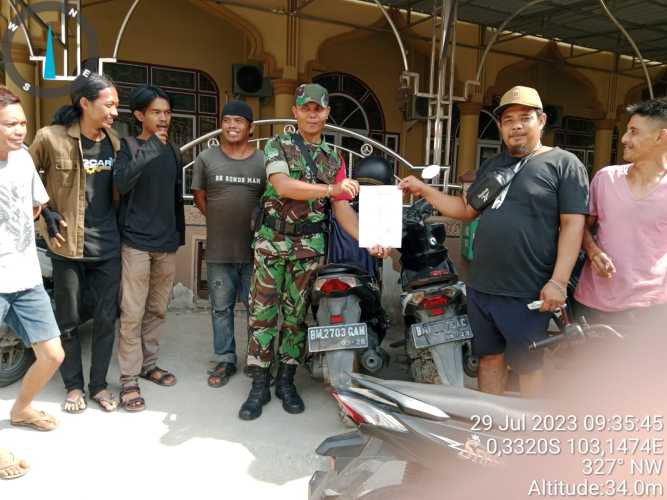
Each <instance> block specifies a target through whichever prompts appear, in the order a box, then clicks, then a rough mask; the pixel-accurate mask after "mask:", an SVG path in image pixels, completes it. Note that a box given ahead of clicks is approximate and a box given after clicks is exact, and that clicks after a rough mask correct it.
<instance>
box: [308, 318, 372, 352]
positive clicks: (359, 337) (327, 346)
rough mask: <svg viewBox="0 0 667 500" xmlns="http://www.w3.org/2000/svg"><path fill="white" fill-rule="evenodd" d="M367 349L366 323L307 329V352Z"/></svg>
mask: <svg viewBox="0 0 667 500" xmlns="http://www.w3.org/2000/svg"><path fill="white" fill-rule="evenodd" d="M367 347H368V327H367V326H366V323H348V324H345V325H325V326H311V327H310V328H308V352H322V351H336V350H338V349H365V348H367Z"/></svg>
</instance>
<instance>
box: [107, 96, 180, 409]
mask: <svg viewBox="0 0 667 500" xmlns="http://www.w3.org/2000/svg"><path fill="white" fill-rule="evenodd" d="M130 109H131V110H132V112H133V114H134V117H135V119H136V120H137V121H138V122H139V123H140V124H141V134H139V135H138V136H137V137H126V138H124V139H122V141H121V149H120V151H119V152H118V158H117V160H116V167H115V169H114V177H113V179H114V185H115V186H116V188H117V189H118V191H119V192H120V194H121V207H120V217H119V225H120V231H121V242H122V250H121V255H122V264H123V266H122V267H123V269H122V278H121V297H122V298H121V316H120V339H119V343H118V360H119V364H120V372H121V377H120V381H121V384H122V391H121V405H122V406H123V408H125V409H126V410H127V411H141V410H143V409H144V408H145V401H144V399H143V398H142V397H141V393H140V390H139V385H138V378H139V377H142V378H145V379H147V380H150V381H151V382H155V383H156V384H159V385H162V386H172V385H174V384H175V383H176V377H175V376H174V375H173V374H172V373H169V372H168V371H166V370H163V369H161V368H158V366H157V360H158V354H159V347H160V333H161V331H160V330H161V328H160V327H161V326H162V324H163V323H164V318H165V314H166V312H167V305H168V304H169V297H170V295H171V289H172V286H173V282H174V274H175V272H176V250H178V247H179V246H181V245H183V243H184V241H185V224H184V214H183V201H182V191H181V172H182V163H183V162H182V160H181V157H180V153H179V151H178V149H177V148H176V147H175V146H174V145H173V144H170V143H169V138H168V134H169V125H170V123H171V100H170V98H169V96H168V95H167V94H166V93H165V92H164V91H163V90H162V89H160V88H159V87H154V86H149V85H146V86H142V87H139V88H137V89H135V90H134V91H133V92H132V94H131V95H130Z"/></svg>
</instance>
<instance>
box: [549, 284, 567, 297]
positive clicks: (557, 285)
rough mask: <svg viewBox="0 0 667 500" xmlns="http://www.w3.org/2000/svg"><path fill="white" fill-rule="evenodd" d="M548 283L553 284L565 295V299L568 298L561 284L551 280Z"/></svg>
mask: <svg viewBox="0 0 667 500" xmlns="http://www.w3.org/2000/svg"><path fill="white" fill-rule="evenodd" d="M548 283H551V284H552V285H553V286H555V287H556V288H557V289H558V291H559V292H560V293H561V294H563V297H565V298H567V291H566V290H565V289H564V288H563V287H562V286H560V283H558V282H557V281H556V280H553V279H550V280H549V281H548Z"/></svg>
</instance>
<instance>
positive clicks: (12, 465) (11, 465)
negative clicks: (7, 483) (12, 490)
mask: <svg viewBox="0 0 667 500" xmlns="http://www.w3.org/2000/svg"><path fill="white" fill-rule="evenodd" d="M6 456H7V458H8V459H9V460H8V462H7V463H5V464H3V465H0V479H17V478H19V477H22V476H25V475H26V473H27V472H28V470H29V466H28V464H27V462H26V461H25V460H19V459H17V458H16V457H15V456H14V454H13V453H7V454H6ZM12 469H13V470H15V471H18V472H14V473H13V474H12V473H11V472H9V471H10V470H12Z"/></svg>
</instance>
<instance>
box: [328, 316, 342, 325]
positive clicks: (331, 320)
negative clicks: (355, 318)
mask: <svg viewBox="0 0 667 500" xmlns="http://www.w3.org/2000/svg"><path fill="white" fill-rule="evenodd" d="M329 323H331V324H332V325H340V324H341V323H345V318H344V317H343V315H342V314H332V315H331V316H329Z"/></svg>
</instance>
